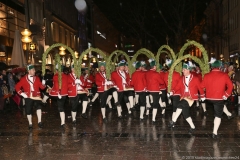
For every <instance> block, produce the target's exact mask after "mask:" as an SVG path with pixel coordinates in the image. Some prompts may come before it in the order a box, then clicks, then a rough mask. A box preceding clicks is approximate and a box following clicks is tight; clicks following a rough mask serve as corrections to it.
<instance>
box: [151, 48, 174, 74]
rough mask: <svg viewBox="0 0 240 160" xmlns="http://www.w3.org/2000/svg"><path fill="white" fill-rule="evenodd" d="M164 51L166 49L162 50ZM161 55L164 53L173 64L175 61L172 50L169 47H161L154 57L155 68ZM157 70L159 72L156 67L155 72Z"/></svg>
mask: <svg viewBox="0 0 240 160" xmlns="http://www.w3.org/2000/svg"><path fill="white" fill-rule="evenodd" d="M164 49H166V50H164ZM168 51H169V52H170V53H169V52H168ZM162 53H166V54H167V55H168V56H169V58H171V59H172V60H173V62H174V61H175V60H176V55H175V53H174V51H173V50H172V48H171V47H170V46H169V45H162V46H161V47H160V48H159V49H158V52H157V55H156V66H159V58H160V56H161V54H162ZM159 70H160V69H159V67H157V71H159Z"/></svg>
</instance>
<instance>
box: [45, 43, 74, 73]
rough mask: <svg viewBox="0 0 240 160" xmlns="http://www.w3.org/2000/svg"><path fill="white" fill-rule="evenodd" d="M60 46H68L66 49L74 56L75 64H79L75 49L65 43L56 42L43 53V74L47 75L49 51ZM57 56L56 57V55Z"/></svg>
mask: <svg viewBox="0 0 240 160" xmlns="http://www.w3.org/2000/svg"><path fill="white" fill-rule="evenodd" d="M60 46H61V47H64V48H66V49H67V50H68V51H69V52H70V53H71V55H72V57H73V61H74V66H77V59H76V57H75V54H74V51H73V50H72V49H71V48H70V47H68V46H66V45H65V44H62V43H56V44H53V45H51V46H50V47H49V48H48V49H47V50H46V51H45V52H44V53H43V55H42V74H43V75H45V69H46V58H47V55H48V53H49V52H50V51H51V50H52V49H53V48H56V47H60ZM57 55H58V54H57ZM59 57H60V56H59ZM55 58H56V57H55ZM55 64H56V62H55Z"/></svg>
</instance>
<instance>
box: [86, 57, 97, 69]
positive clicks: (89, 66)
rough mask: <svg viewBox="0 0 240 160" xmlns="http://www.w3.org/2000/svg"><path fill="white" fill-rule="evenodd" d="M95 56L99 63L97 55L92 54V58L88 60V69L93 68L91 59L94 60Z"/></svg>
mask: <svg viewBox="0 0 240 160" xmlns="http://www.w3.org/2000/svg"><path fill="white" fill-rule="evenodd" d="M93 58H95V59H96V61H97V63H98V58H97V57H96V56H92V57H91V58H89V61H88V70H90V68H91V61H92V60H93Z"/></svg>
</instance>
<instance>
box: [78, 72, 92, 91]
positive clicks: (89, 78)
mask: <svg viewBox="0 0 240 160" xmlns="http://www.w3.org/2000/svg"><path fill="white" fill-rule="evenodd" d="M81 79H82V80H84V83H85V88H87V89H91V88H92V84H93V83H94V77H93V75H88V76H87V77H85V76H83V75H81Z"/></svg>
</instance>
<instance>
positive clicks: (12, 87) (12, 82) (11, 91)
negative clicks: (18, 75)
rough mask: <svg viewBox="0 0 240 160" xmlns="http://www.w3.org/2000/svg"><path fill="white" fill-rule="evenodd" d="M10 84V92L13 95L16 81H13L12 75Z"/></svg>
mask: <svg viewBox="0 0 240 160" xmlns="http://www.w3.org/2000/svg"><path fill="white" fill-rule="evenodd" d="M8 84H9V92H10V94H13V92H14V91H15V81H14V79H13V75H12V73H9V74H8Z"/></svg>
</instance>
